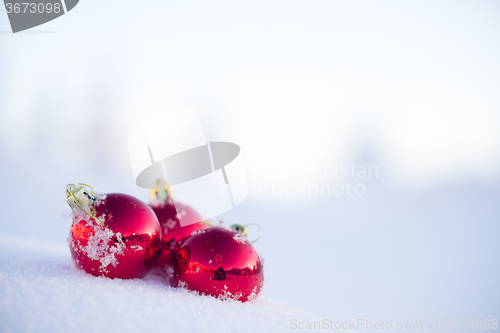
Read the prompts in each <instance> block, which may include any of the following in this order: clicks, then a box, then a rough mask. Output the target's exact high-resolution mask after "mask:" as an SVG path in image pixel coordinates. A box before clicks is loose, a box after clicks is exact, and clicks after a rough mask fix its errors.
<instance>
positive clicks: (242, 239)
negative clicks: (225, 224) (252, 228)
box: [233, 233, 246, 244]
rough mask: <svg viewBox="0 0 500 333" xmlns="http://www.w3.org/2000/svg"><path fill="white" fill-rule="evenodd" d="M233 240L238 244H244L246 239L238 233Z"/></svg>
mask: <svg viewBox="0 0 500 333" xmlns="http://www.w3.org/2000/svg"><path fill="white" fill-rule="evenodd" d="M233 239H234V240H235V241H236V242H237V243H240V244H245V243H246V238H245V236H243V235H242V234H240V233H237V234H236V235H234V236H233Z"/></svg>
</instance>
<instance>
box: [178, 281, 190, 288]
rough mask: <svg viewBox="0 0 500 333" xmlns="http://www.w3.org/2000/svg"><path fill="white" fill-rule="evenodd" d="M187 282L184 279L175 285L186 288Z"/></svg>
mask: <svg viewBox="0 0 500 333" xmlns="http://www.w3.org/2000/svg"><path fill="white" fill-rule="evenodd" d="M187 286H188V284H187V283H186V282H184V281H179V284H178V285H177V287H179V288H187Z"/></svg>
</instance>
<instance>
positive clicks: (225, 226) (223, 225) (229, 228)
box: [218, 223, 234, 231]
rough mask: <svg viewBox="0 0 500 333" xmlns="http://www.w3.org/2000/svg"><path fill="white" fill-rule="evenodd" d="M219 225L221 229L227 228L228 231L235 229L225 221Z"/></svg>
mask: <svg viewBox="0 0 500 333" xmlns="http://www.w3.org/2000/svg"><path fill="white" fill-rule="evenodd" d="M218 227H219V228H221V229H224V230H227V231H234V230H233V229H231V227H229V226H227V225H225V224H223V223H221V224H219V225H218Z"/></svg>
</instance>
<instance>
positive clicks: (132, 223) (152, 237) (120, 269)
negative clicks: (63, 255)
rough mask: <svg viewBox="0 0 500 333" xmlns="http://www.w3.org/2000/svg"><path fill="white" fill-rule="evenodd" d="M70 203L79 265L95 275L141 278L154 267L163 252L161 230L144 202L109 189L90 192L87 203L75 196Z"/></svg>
mask: <svg viewBox="0 0 500 333" xmlns="http://www.w3.org/2000/svg"><path fill="white" fill-rule="evenodd" d="M85 194H86V193H85ZM68 200H70V201H71V198H70V197H69V198H68ZM72 204H73V205H72ZM70 205H72V208H73V223H72V225H71V229H70V234H69V238H68V241H69V244H70V251H71V256H72V257H73V261H74V263H75V265H76V267H78V268H81V269H83V270H84V271H85V272H87V273H89V274H92V275H94V276H106V277H109V278H122V279H133V278H142V277H144V276H145V275H146V274H147V273H148V272H149V271H150V270H151V269H152V268H153V267H154V265H155V264H156V262H157V261H158V258H159V257H160V254H161V248H162V242H161V232H160V226H159V224H158V220H157V218H156V215H155V213H154V212H153V210H152V209H151V208H150V207H149V206H148V205H146V204H145V203H144V202H142V201H141V200H139V199H136V198H134V197H132V196H130V195H127V194H120V193H110V194H107V195H101V196H97V197H96V198H95V200H92V199H91V197H90V196H89V202H88V206H85V205H82V204H81V202H80V201H79V203H78V204H77V203H76V200H75V201H74V202H73V201H71V203H70ZM82 208H83V209H85V211H86V212H84V211H82ZM100 223H102V224H103V225H101V224H100Z"/></svg>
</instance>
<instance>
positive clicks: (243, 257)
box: [172, 226, 264, 302]
mask: <svg viewBox="0 0 500 333" xmlns="http://www.w3.org/2000/svg"><path fill="white" fill-rule="evenodd" d="M173 267H174V274H173V275H174V276H173V278H172V283H173V284H174V285H175V286H177V287H183V288H186V289H189V290H192V291H195V292H198V293H199V294H204V295H211V296H214V297H218V298H220V299H223V300H226V299H235V300H238V301H241V302H246V301H252V300H253V299H255V298H256V297H257V295H258V294H259V292H260V291H261V289H262V286H263V283H264V273H263V265H262V262H261V259H260V258H259V255H258V254H257V252H256V251H255V249H254V247H253V246H252V244H251V243H250V242H249V241H248V240H247V239H246V238H245V237H244V236H243V235H241V234H239V233H238V232H237V231H235V230H233V229H231V228H228V227H225V226H217V227H212V228H207V229H203V230H199V231H196V232H194V233H193V235H191V236H190V237H189V238H188V239H187V240H186V241H185V242H184V243H183V244H182V245H181V247H180V248H179V250H178V251H177V253H176V256H175V259H174V266H173Z"/></svg>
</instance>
